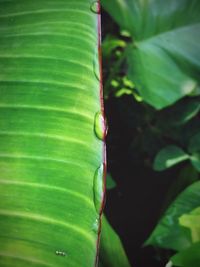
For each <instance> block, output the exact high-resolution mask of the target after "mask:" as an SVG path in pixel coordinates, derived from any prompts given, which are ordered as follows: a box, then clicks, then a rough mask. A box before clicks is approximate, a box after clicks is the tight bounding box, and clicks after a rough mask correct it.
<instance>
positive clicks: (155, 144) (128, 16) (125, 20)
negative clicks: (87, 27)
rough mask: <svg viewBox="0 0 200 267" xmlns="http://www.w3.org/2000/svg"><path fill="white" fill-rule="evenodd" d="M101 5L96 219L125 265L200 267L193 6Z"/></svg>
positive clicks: (199, 101)
mask: <svg viewBox="0 0 200 267" xmlns="http://www.w3.org/2000/svg"><path fill="white" fill-rule="evenodd" d="M102 5H103V8H104V10H103V16H102V21H103V22H102V25H103V76H104V98H105V107H106V116H107V120H108V126H109V131H108V136H107V151H108V177H107V188H108V189H109V190H108V192H107V205H106V209H105V213H106V215H107V217H108V219H109V221H110V222H111V224H112V225H113V227H114V228H115V229H116V231H117V232H118V233H119V235H120V237H121V239H122V241H123V244H124V247H125V250H126V252H127V255H128V258H129V261H130V262H131V265H132V266H137V267H147V266H148V267H150V266H154V267H156V266H165V265H166V264H168V265H167V266H172V265H173V266H184V267H197V266H200V258H199V257H200V256H199V255H200V253H199V251H200V182H199V171H200V123H199V122H200V121H199V115H200V113H199V111H200V96H199V92H200V91H199V89H200V88H199V70H200V48H199V43H200V34H198V33H199V32H200V31H199V30H200V24H199V22H200V2H199V1H188V0H179V1H173V0H171V1H161V0H155V1H137V0H132V1H131V0H130V1H129V0H123V1H116V0H109V1H107V0H102ZM103 234H104V233H103ZM111 242H112V240H111ZM113 243H115V242H113ZM102 255H103V253H102ZM121 257H124V256H121ZM127 264H128V263H122V264H121V266H128V265H127ZM104 266H120V265H119V264H118V265H114V264H113V263H109V264H108V263H107V265H105V264H104Z"/></svg>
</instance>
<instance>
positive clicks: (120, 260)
mask: <svg viewBox="0 0 200 267" xmlns="http://www.w3.org/2000/svg"><path fill="white" fill-rule="evenodd" d="M100 262H101V264H102V266H103V267H116V266H117V267H130V263H129V261H128V258H127V256H126V253H125V251H124V248H123V245H122V243H121V240H120V238H119V237H118V235H117V234H116V233H115V231H114V230H113V229H112V227H111V226H110V224H109V223H108V221H107V219H106V217H105V216H103V220H102V232H101V241H100Z"/></svg>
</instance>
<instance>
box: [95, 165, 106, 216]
mask: <svg viewBox="0 0 200 267" xmlns="http://www.w3.org/2000/svg"><path fill="white" fill-rule="evenodd" d="M93 197H94V206H95V208H96V212H97V214H101V212H102V202H103V198H104V164H101V166H100V167H99V168H98V169H97V170H96V171H95V174H94V181H93Z"/></svg>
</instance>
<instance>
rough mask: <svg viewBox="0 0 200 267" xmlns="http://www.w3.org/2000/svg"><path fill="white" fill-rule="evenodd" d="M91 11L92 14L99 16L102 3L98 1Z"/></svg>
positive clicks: (91, 7)
mask: <svg viewBox="0 0 200 267" xmlns="http://www.w3.org/2000/svg"><path fill="white" fill-rule="evenodd" d="M90 9H91V11H92V12H94V13H96V14H99V13H100V12H101V7H100V3H99V2H98V1H94V2H92V4H91V6H90Z"/></svg>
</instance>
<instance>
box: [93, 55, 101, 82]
mask: <svg viewBox="0 0 200 267" xmlns="http://www.w3.org/2000/svg"><path fill="white" fill-rule="evenodd" d="M93 71H94V75H95V77H96V78H97V80H98V81H100V68H99V57H98V53H97V52H95V54H94V61H93Z"/></svg>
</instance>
